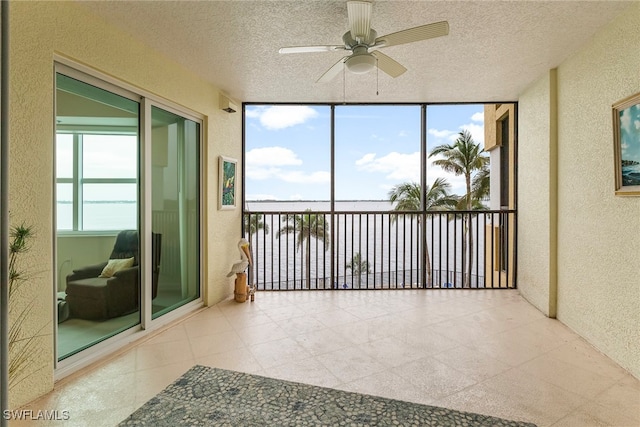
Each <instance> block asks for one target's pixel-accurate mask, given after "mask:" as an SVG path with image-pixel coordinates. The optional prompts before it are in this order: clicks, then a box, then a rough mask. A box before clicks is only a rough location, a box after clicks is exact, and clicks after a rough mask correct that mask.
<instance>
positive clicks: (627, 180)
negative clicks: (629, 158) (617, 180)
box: [622, 165, 640, 185]
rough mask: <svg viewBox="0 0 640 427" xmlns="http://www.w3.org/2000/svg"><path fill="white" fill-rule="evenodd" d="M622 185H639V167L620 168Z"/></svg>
mask: <svg viewBox="0 0 640 427" xmlns="http://www.w3.org/2000/svg"><path fill="white" fill-rule="evenodd" d="M622 185H640V165H630V166H623V167H622Z"/></svg>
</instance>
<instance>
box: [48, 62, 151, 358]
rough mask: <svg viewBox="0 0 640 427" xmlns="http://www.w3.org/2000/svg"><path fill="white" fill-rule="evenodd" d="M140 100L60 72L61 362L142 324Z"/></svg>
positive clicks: (58, 255) (58, 233) (58, 246)
mask: <svg viewBox="0 0 640 427" xmlns="http://www.w3.org/2000/svg"><path fill="white" fill-rule="evenodd" d="M125 95H127V96H125ZM132 98H133V99H132ZM135 98H136V97H135V96H133V95H131V94H128V93H125V94H122V95H121V94H117V93H115V92H112V91H107V90H105V89H102V88H99V87H96V86H93V85H90V84H87V83H84V82H82V81H79V80H76V79H74V78H71V77H69V76H67V75H64V74H60V73H58V74H56V139H55V153H56V170H55V173H56V178H55V180H56V206H57V209H56V223H57V227H56V260H57V270H56V272H57V289H56V297H57V306H58V327H57V331H58V333H57V349H58V355H57V356H58V360H62V359H65V358H67V357H70V356H72V355H74V354H76V353H79V352H80V351H82V350H84V349H86V348H89V347H91V346H93V345H94V344H97V343H99V342H101V341H103V340H105V339H107V338H110V337H112V336H114V335H117V334H118V333H120V332H122V331H124V330H127V329H130V328H132V327H134V326H136V325H138V324H139V323H140V305H139V303H140V302H139V294H140V268H139V264H140V259H139V252H138V248H139V238H138V207H139V204H138V175H139V172H138V171H139V167H138V164H139V162H138V146H139V143H138V139H139V138H138V137H139V132H138V129H139V108H140V103H139V102H138V101H136V100H135Z"/></svg>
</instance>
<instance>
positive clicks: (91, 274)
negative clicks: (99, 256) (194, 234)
mask: <svg viewBox="0 0 640 427" xmlns="http://www.w3.org/2000/svg"><path fill="white" fill-rule="evenodd" d="M161 238H162V235H160V234H156V233H152V245H151V246H152V256H151V258H152V298H155V297H156V295H157V293H158V276H159V274H160V248H161ZM138 247H139V239H138V232H137V231H136V230H124V231H121V232H120V233H118V236H117V237H116V242H115V244H114V246H113V251H112V252H111V256H110V257H109V262H103V263H100V264H95V265H90V266H86V267H83V268H80V269H77V270H74V271H73V273H71V274H69V275H68V276H67V289H66V293H67V296H66V301H67V305H68V306H69V315H70V317H76V318H80V319H96V320H97V319H110V318H113V317H118V316H122V315H125V314H129V313H133V312H134V311H136V310H138V309H139V301H140V272H139V270H140V269H139V258H140V253H139V249H138ZM108 264H109V268H107V269H105V267H107V265H108Z"/></svg>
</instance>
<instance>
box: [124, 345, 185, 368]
mask: <svg viewBox="0 0 640 427" xmlns="http://www.w3.org/2000/svg"><path fill="white" fill-rule="evenodd" d="M133 351H135V353H136V370H137V371H141V370H145V369H152V368H157V367H161V366H165V365H169V364H171V363H176V362H180V361H184V360H193V353H192V352H191V347H190V345H189V340H188V339H184V340H182V341H175V342H163V343H159V344H143V345H141V346H139V347H137V348H135V349H134V350H133Z"/></svg>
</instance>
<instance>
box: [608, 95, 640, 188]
mask: <svg viewBox="0 0 640 427" xmlns="http://www.w3.org/2000/svg"><path fill="white" fill-rule="evenodd" d="M613 149H614V159H615V165H614V166H615V172H616V177H615V178H616V180H615V183H616V195H617V196H640V93H637V94H635V95H633V96H630V97H628V98H625V99H623V100H622V101H619V102H616V103H615V104H613Z"/></svg>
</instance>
